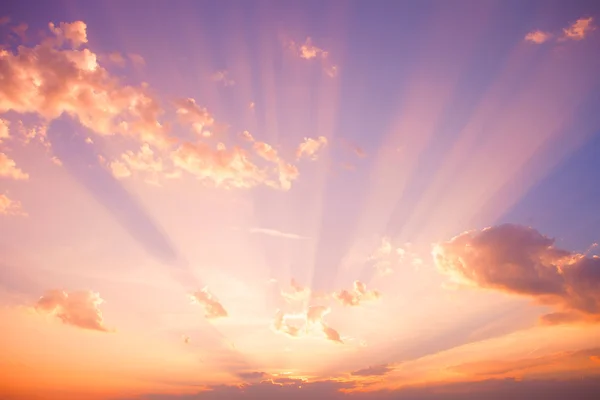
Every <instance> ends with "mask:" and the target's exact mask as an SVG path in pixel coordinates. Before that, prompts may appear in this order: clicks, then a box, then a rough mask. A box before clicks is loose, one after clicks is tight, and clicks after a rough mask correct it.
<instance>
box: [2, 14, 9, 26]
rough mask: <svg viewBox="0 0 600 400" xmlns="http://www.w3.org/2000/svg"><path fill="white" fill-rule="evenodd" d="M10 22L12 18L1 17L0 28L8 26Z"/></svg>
mask: <svg viewBox="0 0 600 400" xmlns="http://www.w3.org/2000/svg"><path fill="white" fill-rule="evenodd" d="M9 22H10V17H8V16H6V15H4V16H2V17H0V26H2V25H6V24H8V23H9Z"/></svg>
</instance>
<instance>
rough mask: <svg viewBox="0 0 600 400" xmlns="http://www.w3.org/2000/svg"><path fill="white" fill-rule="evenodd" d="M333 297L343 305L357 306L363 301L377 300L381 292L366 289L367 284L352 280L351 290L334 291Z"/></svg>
mask: <svg viewBox="0 0 600 400" xmlns="http://www.w3.org/2000/svg"><path fill="white" fill-rule="evenodd" d="M333 297H334V298H335V299H336V300H338V301H339V302H340V303H342V304H343V305H345V306H358V305H360V303H361V302H363V301H372V300H377V299H379V298H380V297H381V293H379V292H378V291H376V290H367V285H365V284H364V283H362V282H360V281H355V282H354V289H353V290H352V291H348V290H345V289H344V290H342V291H340V292H337V293H334V294H333Z"/></svg>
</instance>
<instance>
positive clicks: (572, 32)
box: [562, 17, 596, 40]
mask: <svg viewBox="0 0 600 400" xmlns="http://www.w3.org/2000/svg"><path fill="white" fill-rule="evenodd" d="M593 20H594V19H593V18H592V17H589V18H579V19H578V20H577V21H575V22H574V23H573V24H572V25H571V26H569V27H568V28H564V29H563V36H562V39H563V40H582V39H584V38H585V37H586V36H587V35H588V34H589V33H590V32H592V31H593V30H595V29H596V27H595V26H594V25H593V24H592V22H593Z"/></svg>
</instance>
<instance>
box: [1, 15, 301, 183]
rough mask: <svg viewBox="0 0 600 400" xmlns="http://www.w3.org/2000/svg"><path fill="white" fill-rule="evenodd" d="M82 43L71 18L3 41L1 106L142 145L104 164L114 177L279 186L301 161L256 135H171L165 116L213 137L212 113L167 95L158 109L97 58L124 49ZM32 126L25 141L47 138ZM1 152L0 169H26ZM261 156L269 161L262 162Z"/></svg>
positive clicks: (222, 77) (149, 95) (223, 78)
mask: <svg viewBox="0 0 600 400" xmlns="http://www.w3.org/2000/svg"><path fill="white" fill-rule="evenodd" d="M87 45H88V36H87V26H86V24H85V23H84V22H82V21H75V22H70V23H66V22H61V23H58V24H54V23H50V24H49V25H48V31H47V32H46V33H45V34H44V35H43V37H42V40H41V41H40V42H39V43H38V44H35V45H32V46H28V45H21V46H17V47H16V50H14V51H11V50H7V49H4V48H3V49H1V50H0V114H3V113H6V112H15V113H17V114H32V115H34V116H36V117H37V118H40V119H41V120H42V126H44V127H46V126H48V125H49V123H50V122H51V121H53V120H55V119H57V118H59V117H61V116H63V115H68V116H70V117H72V118H74V119H75V120H77V121H78V122H79V123H80V124H81V125H83V126H84V127H85V128H87V129H89V130H90V131H91V132H94V133H95V134H98V135H102V136H106V137H110V136H114V135H124V136H127V137H129V138H130V139H134V141H135V142H137V145H138V146H141V150H140V151H139V152H138V153H134V152H133V151H128V152H126V153H124V154H123V155H122V156H120V157H119V158H118V159H115V160H111V161H109V162H106V163H105V164H104V165H105V166H106V167H107V168H108V169H109V170H110V171H111V172H112V173H113V174H114V175H115V176H117V177H119V178H124V177H128V176H131V175H132V174H133V173H134V172H135V171H138V172H140V173H143V174H142V175H145V176H148V175H150V178H147V177H146V178H145V179H146V181H148V182H151V183H154V182H157V179H158V177H163V178H169V177H178V176H179V175H180V174H181V173H182V172H187V173H189V174H191V175H193V176H196V177H197V178H199V179H200V180H201V181H202V182H205V183H208V184H212V185H215V186H219V187H225V188H251V187H255V186H257V185H266V186H270V187H273V188H279V189H283V190H288V189H290V187H291V184H292V182H293V181H294V180H295V179H297V177H298V175H299V172H298V169H297V168H296V167H295V166H294V165H292V164H290V163H287V162H285V161H284V160H283V159H281V157H279V155H278V154H277V151H276V150H275V149H274V148H273V147H272V146H271V145H270V144H268V143H264V142H254V143H253V146H252V148H251V149H243V148H241V147H237V146H235V145H233V146H232V145H227V146H226V145H225V144H224V143H218V144H217V145H216V146H213V145H209V144H207V143H204V142H201V141H200V142H197V141H196V140H193V141H191V142H183V141H181V140H179V139H178V138H175V137H174V136H171V134H170V132H169V129H170V126H171V123H170V119H176V120H177V121H178V122H179V123H180V124H181V126H183V127H185V128H188V129H190V130H191V131H192V132H194V133H195V134H196V135H195V136H199V137H200V138H202V139H206V138H211V137H212V136H213V132H212V129H213V128H214V126H215V118H214V116H213V115H212V114H211V113H210V112H209V111H208V110H207V109H206V108H205V107H202V106H200V105H199V104H197V103H196V101H195V100H194V99H191V98H186V99H177V100H174V101H169V102H166V104H168V105H170V106H171V108H167V109H163V107H162V105H161V102H159V99H158V98H157V97H156V96H155V94H154V93H153V92H152V91H151V90H150V87H149V85H148V84H146V83H142V84H141V85H139V86H133V85H128V84H125V83H124V82H122V81H121V80H120V79H118V78H117V77H115V76H114V75H112V74H111V73H110V72H109V70H107V69H106V68H104V67H103V65H101V62H104V61H106V62H107V63H110V64H113V65H114V64H123V63H124V62H125V61H124V60H125V57H124V56H123V55H121V54H120V53H110V54H109V55H108V56H102V55H99V54H96V53H94V52H93V51H92V50H90V49H89V48H88V47H87ZM127 57H128V58H129V60H130V61H131V62H132V63H141V62H142V60H143V59H141V57H135V55H133V54H129V55H127ZM138 58H139V59H140V60H137V59H138ZM136 60H137V61H136ZM214 78H215V79H216V78H218V80H219V81H220V82H223V83H224V84H226V85H230V84H231V83H232V81H231V80H230V79H229V78H228V77H227V74H226V73H225V72H223V71H220V72H219V74H218V76H215V77H214ZM31 134H32V135H29V133H27V137H28V140H27V141H29V140H31V139H32V138H34V137H40V140H42V141H43V140H45V131H38V130H35V131H32V132H31ZM6 138H8V124H7V123H5V121H4V120H2V123H0V141H2V140H4V139H6ZM46 144H47V145H49V143H46ZM3 157H4V158H5V159H3V160H2V164H1V166H0V168H2V169H1V170H0V171H1V172H0V173H1V174H3V175H7V174H10V176H11V177H13V178H18V179H22V178H24V177H25V176H26V175H24V174H23V173H19V171H20V170H18V169H15V168H16V167H14V165H12V166H11V164H10V159H8V158H7V157H6V156H5V155H3ZM261 162H262V163H265V162H266V163H268V164H269V165H267V166H264V167H263V166H261V165H260V163H261ZM165 170H167V171H169V172H164V171H165Z"/></svg>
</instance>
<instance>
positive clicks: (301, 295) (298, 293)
mask: <svg viewBox="0 0 600 400" xmlns="http://www.w3.org/2000/svg"><path fill="white" fill-rule="evenodd" d="M290 286H291V288H290V291H289V292H288V291H283V290H282V291H281V296H283V298H284V299H285V300H286V301H288V302H304V301H307V300H308V299H309V298H310V296H311V293H312V292H311V290H310V288H309V287H305V286H302V285H300V284H299V283H298V282H297V281H296V280H295V279H293V278H292V280H291V282H290Z"/></svg>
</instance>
